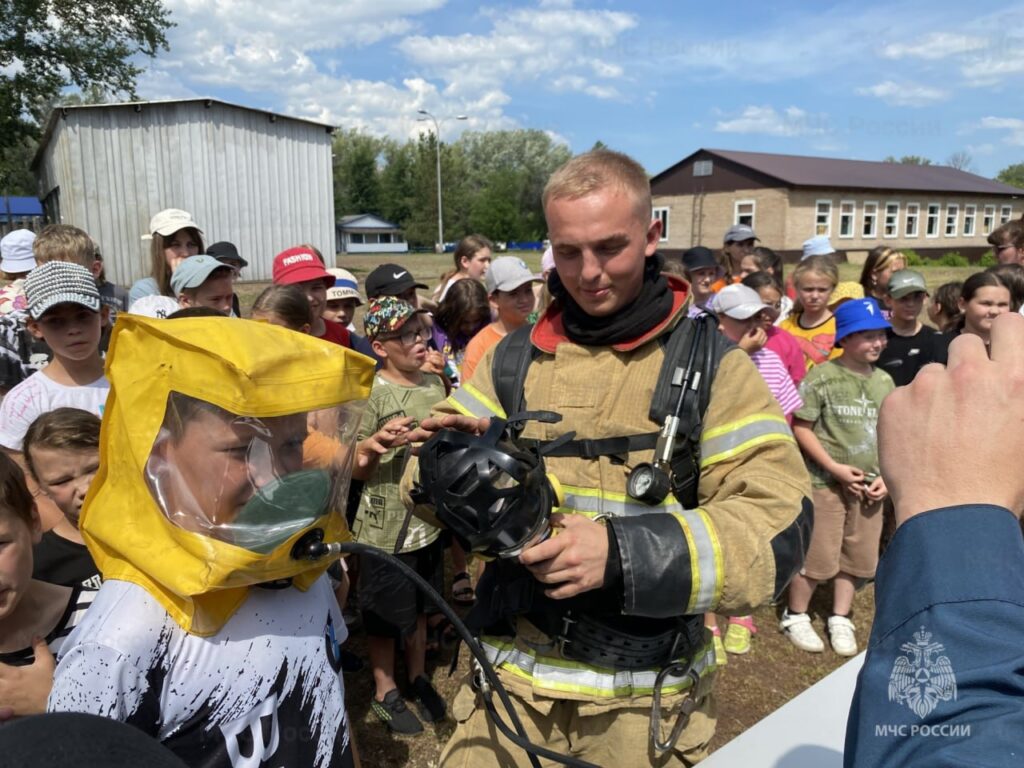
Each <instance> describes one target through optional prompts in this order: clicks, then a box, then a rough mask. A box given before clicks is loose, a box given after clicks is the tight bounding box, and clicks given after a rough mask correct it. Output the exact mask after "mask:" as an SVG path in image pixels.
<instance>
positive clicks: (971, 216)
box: [964, 205, 978, 237]
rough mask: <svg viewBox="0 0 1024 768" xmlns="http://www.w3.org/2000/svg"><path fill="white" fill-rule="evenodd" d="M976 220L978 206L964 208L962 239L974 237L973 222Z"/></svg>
mask: <svg viewBox="0 0 1024 768" xmlns="http://www.w3.org/2000/svg"><path fill="white" fill-rule="evenodd" d="M977 218H978V206H976V205H965V206H964V237H974V230H975V226H974V222H975V220H976V219H977Z"/></svg>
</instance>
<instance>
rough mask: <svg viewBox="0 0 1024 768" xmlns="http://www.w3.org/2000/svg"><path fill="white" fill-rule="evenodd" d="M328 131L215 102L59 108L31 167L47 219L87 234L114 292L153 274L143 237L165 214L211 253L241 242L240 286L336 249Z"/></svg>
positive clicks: (320, 125)
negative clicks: (279, 260)
mask: <svg viewBox="0 0 1024 768" xmlns="http://www.w3.org/2000/svg"><path fill="white" fill-rule="evenodd" d="M333 131H334V128H333V127H332V126H329V125H325V124H323V123H317V122H313V121H310V120H303V119H299V118H294V117H288V116H285V115H278V114H274V113H272V112H265V111H262V110H258V109H251V108H249V107H242V106H238V105H235V104H228V103H226V102H222V101H217V100H215V99H188V100H184V101H150V102H132V103H126V104H97V105H83V106H74V107H62V108H58V109H56V110H54V111H53V113H52V114H51V115H50V119H49V121H48V122H47V125H46V129H45V132H44V134H43V137H42V141H41V142H40V147H39V151H38V153H37V154H36V157H35V160H34V161H33V169H34V170H35V172H36V174H37V176H38V178H39V185H40V194H39V197H40V199H41V200H42V201H43V206H44V207H45V209H46V213H47V216H48V218H49V220H50V221H51V222H60V223H63V224H72V225H74V226H77V227H81V228H82V229H84V230H85V231H86V232H88V233H89V234H90V235H91V236H92V237H93V238H94V239H95V240H96V241H97V242H98V243H99V245H100V249H101V251H102V253H103V256H104V261H105V264H106V270H107V276H108V278H109V279H111V280H112V281H114V282H116V283H119V284H121V285H126V286H127V285H130V284H131V283H132V282H133V281H135V280H137V279H139V278H141V277H145V276H147V275H148V274H149V266H148V265H149V243H148V242H147V241H143V240H142V236H143V235H144V234H146V233H147V229H148V226H149V220H150V217H151V216H152V215H153V214H154V213H156V212H157V211H160V210H162V209H164V208H183V209H185V210H187V211H189V212H190V213H192V215H193V218H194V219H195V220H196V221H197V222H198V223H199V224H200V225H201V226H202V228H203V234H204V239H205V242H206V243H207V245H209V244H210V243H212V242H216V241H218V240H228V241H230V242H233V243H234V244H235V245H237V246H238V250H239V253H240V254H241V255H242V256H244V257H245V258H246V259H247V260H248V261H249V267H248V268H247V269H246V271H245V273H244V274H243V278H245V279H249V280H269V279H270V275H271V265H272V261H273V258H274V255H275V254H276V253H278V252H280V251H281V250H283V249H285V248H288V247H289V246H293V245H298V244H300V243H311V244H313V245H315V246H317V247H318V248H319V249H320V250H321V251H323V252H324V253H325V254H333V253H334V251H335V230H334V223H335V221H334V185H333V182H332V164H331V136H332V133H333ZM329 266H330V265H329Z"/></svg>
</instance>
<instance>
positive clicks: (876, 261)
mask: <svg viewBox="0 0 1024 768" xmlns="http://www.w3.org/2000/svg"><path fill="white" fill-rule="evenodd" d="M906 267H907V260H906V259H905V258H904V257H903V254H902V253H900V252H899V251H897V250H894V249H892V248H889V247H888V246H885V245H879V246H878V247H876V248H872V249H871V252H870V253H869V254H868V258H867V260H866V261H865V262H864V269H862V270H861V273H860V284H861V286H862V287H863V288H864V295H865V296H866V297H868V298H873V299H875V300H876V301H877V302H878V304H879V306H881V307H882V314H883V315H885V318H886V319H887V320H888V319H889V310H888V306H889V303H888V302H889V294H888V291H887V290H886V286H888V285H889V278H890V277H892V273H893V272H897V271H899V270H901V269H906Z"/></svg>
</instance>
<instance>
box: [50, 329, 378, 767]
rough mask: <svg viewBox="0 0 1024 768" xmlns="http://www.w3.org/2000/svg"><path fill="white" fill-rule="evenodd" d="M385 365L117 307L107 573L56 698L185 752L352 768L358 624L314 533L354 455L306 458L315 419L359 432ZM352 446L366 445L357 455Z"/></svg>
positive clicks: (329, 536)
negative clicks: (346, 648)
mask: <svg viewBox="0 0 1024 768" xmlns="http://www.w3.org/2000/svg"><path fill="white" fill-rule="evenodd" d="M372 376H373V363H372V362H371V361H368V360H365V359H364V358H363V357H361V356H360V355H355V354H352V353H350V352H348V351H346V350H343V349H340V348H339V347H337V346H336V345H331V344H328V343H325V342H323V341H320V340H317V339H314V338H311V337H299V336H298V335H297V334H293V333H290V332H288V331H286V330H283V329H281V328H277V327H275V326H272V325H268V324H262V323H253V322H250V321H242V320H238V321H232V322H224V321H222V320H218V319H216V318H213V319H211V318H195V319H186V320H176V321H175V322H173V323H171V322H167V321H160V320H147V319H145V318H140V317H135V316H130V315H129V316H122V318H121V319H120V321H119V322H118V325H117V327H116V328H115V331H114V335H113V338H112V341H111V347H110V353H109V356H108V377H109V379H110V382H111V394H110V399H109V400H108V402H107V410H106V413H105V419H104V423H103V430H102V436H101V448H100V465H101V466H100V471H99V473H98V474H97V476H96V480H95V482H94V484H93V486H92V488H91V490H90V493H89V496H88V497H87V499H86V502H85V506H84V509H83V512H82V517H81V530H82V534H83V537H84V538H85V541H86V544H87V545H88V547H89V550H90V552H91V553H92V555H93V558H94V559H95V561H96V564H97V566H98V567H99V569H100V571H101V573H102V575H103V577H104V584H103V586H102V588H101V589H100V591H99V593H98V594H97V597H96V601H95V602H94V604H93V609H94V610H91V611H90V612H89V613H88V614H87V616H86V618H85V620H84V622H83V623H82V624H81V625H80V626H79V628H78V629H77V630H76V631H75V633H74V634H73V635H72V636H71V637H70V638H69V639H68V642H67V645H66V646H65V648H64V654H63V656H62V658H61V660H60V663H59V664H58V667H57V671H56V674H55V677H54V685H53V690H52V692H51V694H50V698H49V702H48V707H47V708H48V709H49V710H51V711H77V712H87V713H92V714H98V715H103V716H107V717H111V718H114V719H117V720H122V721H124V722H128V723H131V724H132V725H134V726H136V727H138V728H140V729H141V730H142V731H144V732H145V733H148V734H150V735H152V736H153V737H155V738H157V739H158V740H160V741H161V742H162V743H163V744H164V745H165V746H167V747H168V748H169V749H170V750H171V751H173V752H174V753H175V754H177V755H178V756H179V757H180V758H181V759H182V760H184V761H185V762H186V763H187V764H189V765H191V766H203V767H204V768H241V766H249V765H253V766H255V765H264V764H265V765H273V766H275V767H277V766H283V767H284V768H300V766H301V767H302V768H305V767H306V766H317V767H320V768H336V767H341V766H352V765H354V758H353V749H352V744H351V740H350V731H349V726H348V720H347V717H346V713H345V706H344V685H343V683H342V679H341V676H340V674H339V666H340V663H339V659H338V648H339V644H340V643H341V641H343V640H344V639H345V634H346V632H345V623H344V621H343V620H342V618H341V615H340V613H339V611H338V607H337V603H336V602H335V601H334V597H333V594H332V592H331V588H330V584H329V582H328V580H327V578H326V577H325V575H324V570H325V569H326V567H327V565H328V562H326V561H321V560H310V559H308V558H307V557H306V556H305V553H306V551H307V549H308V547H307V546H306V544H307V543H308V542H309V541H310V540H311V538H313V537H315V538H321V537H322V538H323V539H324V540H326V541H328V542H330V541H340V540H343V539H345V538H346V537H347V535H348V532H347V529H346V527H345V523H344V518H343V516H342V515H341V514H340V513H339V510H343V509H344V504H343V502H344V499H345V495H346V492H347V485H348V477H349V473H350V471H351V467H332V468H331V469H328V470H321V469H303V466H302V445H303V442H304V441H305V438H306V436H307V414H309V413H310V412H323V411H327V410H332V409H333V410H335V411H336V413H337V418H334V419H325V420H324V421H326V422H330V423H332V424H337V425H338V427H337V429H338V433H337V434H336V435H333V436H332V437H334V438H335V439H339V440H341V441H342V442H343V443H347V444H349V445H353V446H354V444H355V434H356V428H357V426H358V423H359V416H360V413H361V407H362V403H363V401H365V398H366V397H367V396H368V394H369V388H370V384H371V381H372ZM353 453H354V452H353Z"/></svg>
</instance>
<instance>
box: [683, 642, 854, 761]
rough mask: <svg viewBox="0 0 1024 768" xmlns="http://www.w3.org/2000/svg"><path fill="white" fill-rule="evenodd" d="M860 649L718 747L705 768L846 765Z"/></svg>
mask: <svg viewBox="0 0 1024 768" xmlns="http://www.w3.org/2000/svg"><path fill="white" fill-rule="evenodd" d="M863 664H864V654H863V653H861V654H859V655H857V656H855V657H854V658H852V659H850V660H849V661H848V662H846V663H845V664H843V666H841V667H839V669H837V670H836V671H834V672H833V673H832V674H830V675H828V676H827V677H825V678H823V679H822V680H819V681H818V682H817V683H815V684H814V685H812V686H811V687H810V688H808V689H807V690H806V691H804V692H803V693H801V694H800V695H799V696H797V697H796V698H795V699H792V700H791V701H789V702H787V703H786V704H784V705H783V706H782V707H780V708H779V709H777V710H776V711H774V712H772V713H771V714H770V715H768V717H766V718H764V720H761V721H760V722H759V723H757V724H755V725H754V726H753V727H752V728H749V729H748V730H746V731H744V732H743V733H741V734H740V735H739V736H737V737H736V738H735V739H733V740H732V741H730V742H729V743H728V744H726V745H725V746H723V747H722V748H721V749H719V750H716V751H715V752H714V753H713V754H712V755H711V757H709V758H708V759H707V760H705V761H704V762H703V763H701V764H700V765H701V768H732V766H737V765H742V766H745V768H842V765H843V744H844V742H845V741H846V718H847V716H848V715H849V712H850V703H851V702H852V701H853V691H854V688H856V686H857V675H858V673H859V672H860V668H861V667H862V666H863Z"/></svg>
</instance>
